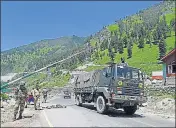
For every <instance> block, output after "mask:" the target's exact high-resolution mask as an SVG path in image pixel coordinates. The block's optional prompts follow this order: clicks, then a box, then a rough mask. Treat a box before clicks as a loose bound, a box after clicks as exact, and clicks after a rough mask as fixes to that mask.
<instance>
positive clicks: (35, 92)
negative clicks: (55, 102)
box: [33, 85, 40, 110]
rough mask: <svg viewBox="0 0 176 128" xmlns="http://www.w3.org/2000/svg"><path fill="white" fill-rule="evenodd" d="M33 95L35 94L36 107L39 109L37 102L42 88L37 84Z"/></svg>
mask: <svg viewBox="0 0 176 128" xmlns="http://www.w3.org/2000/svg"><path fill="white" fill-rule="evenodd" d="M33 96H34V108H35V110H37V102H38V100H39V98H40V90H39V86H38V85H37V86H36V89H34V91H33Z"/></svg>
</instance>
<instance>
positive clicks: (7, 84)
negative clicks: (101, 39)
mask: <svg viewBox="0 0 176 128" xmlns="http://www.w3.org/2000/svg"><path fill="white" fill-rule="evenodd" d="M85 51H87V50H83V51H81V52H78V53H75V54H73V55H71V56H68V57H67V58H65V59H63V60H60V61H58V62H55V63H53V64H50V65H48V66H46V67H43V68H41V69H39V70H36V71H34V72H32V73H30V74H27V75H25V76H22V77H20V78H18V79H16V80H13V81H11V82H9V83H6V84H4V85H2V86H1V89H3V88H5V87H7V86H9V85H11V84H13V83H15V82H17V81H19V80H21V79H24V78H26V77H29V76H31V75H33V74H35V73H37V72H40V71H43V70H45V69H47V68H49V67H52V66H54V65H56V64H58V63H62V62H64V61H66V60H69V59H71V58H72V57H74V56H77V55H79V54H81V53H83V52H85Z"/></svg>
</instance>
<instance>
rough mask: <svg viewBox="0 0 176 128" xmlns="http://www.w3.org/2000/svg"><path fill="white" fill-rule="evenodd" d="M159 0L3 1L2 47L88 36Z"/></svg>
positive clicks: (4, 48)
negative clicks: (94, 0)
mask: <svg viewBox="0 0 176 128" xmlns="http://www.w3.org/2000/svg"><path fill="white" fill-rule="evenodd" d="M156 3H159V1H141V2H140V1H96V2H91V1H82V2H78V1H77V2H76V1H65V2H63V1H55V2H54V1H38V2H35V1H27V2H24V1H18V2H17V1H16V2H12V1H3V2H1V51H5V50H8V49H11V48H14V47H19V46H22V45H26V44H30V43H33V42H36V41H40V40H43V39H53V38H59V37H61V36H72V35H77V36H84V37H85V36H89V35H91V34H94V33H96V32H98V31H99V30H100V29H102V27H103V26H106V25H108V24H111V23H114V21H115V20H118V19H119V18H123V17H125V16H129V15H132V14H135V13H136V12H138V11H140V10H142V9H145V8H148V7H150V6H152V5H154V4H156Z"/></svg>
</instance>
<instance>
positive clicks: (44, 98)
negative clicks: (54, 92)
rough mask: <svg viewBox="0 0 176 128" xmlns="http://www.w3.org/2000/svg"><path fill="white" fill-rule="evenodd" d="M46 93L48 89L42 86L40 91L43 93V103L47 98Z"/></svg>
mask: <svg viewBox="0 0 176 128" xmlns="http://www.w3.org/2000/svg"><path fill="white" fill-rule="evenodd" d="M47 93H48V90H47V89H46V88H44V89H43V91H42V94H43V102H45V103H46V99H47Z"/></svg>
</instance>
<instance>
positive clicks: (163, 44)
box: [159, 37, 166, 59]
mask: <svg viewBox="0 0 176 128" xmlns="http://www.w3.org/2000/svg"><path fill="white" fill-rule="evenodd" d="M165 54H166V42H165V40H164V38H163V37H162V38H161V40H160V41H159V57H160V59H161V58H162V57H163V56H165Z"/></svg>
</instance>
